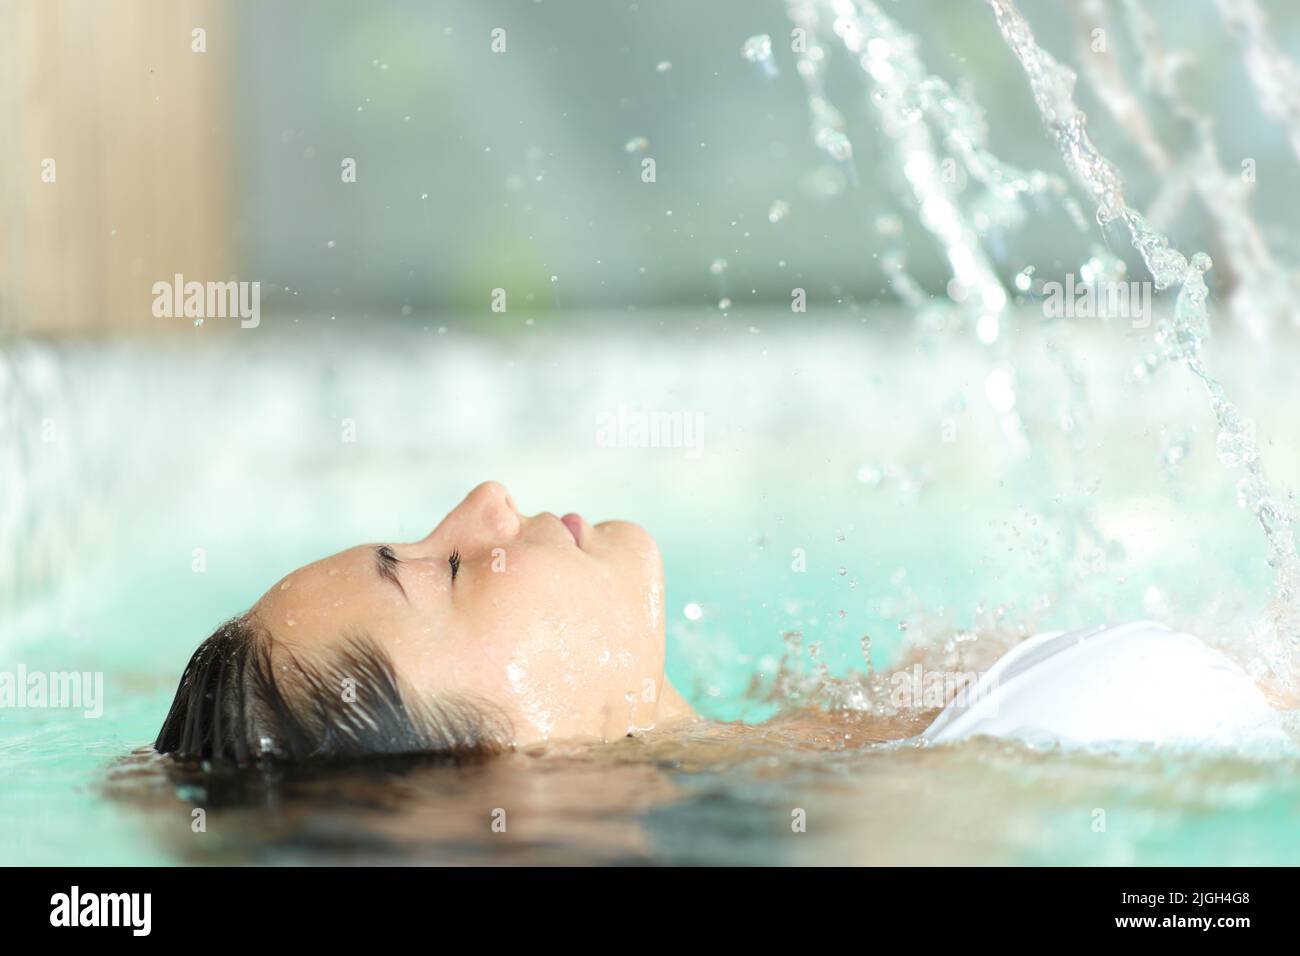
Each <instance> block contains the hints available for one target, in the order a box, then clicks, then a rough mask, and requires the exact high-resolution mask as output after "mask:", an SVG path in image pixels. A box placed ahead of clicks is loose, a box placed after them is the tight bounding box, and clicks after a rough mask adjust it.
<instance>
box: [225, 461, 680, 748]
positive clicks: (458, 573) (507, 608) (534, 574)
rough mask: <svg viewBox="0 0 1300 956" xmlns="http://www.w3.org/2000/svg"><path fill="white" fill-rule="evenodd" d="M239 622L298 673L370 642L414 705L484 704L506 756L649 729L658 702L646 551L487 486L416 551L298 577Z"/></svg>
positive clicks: (385, 546) (354, 558)
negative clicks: (511, 750)
mask: <svg viewBox="0 0 1300 956" xmlns="http://www.w3.org/2000/svg"><path fill="white" fill-rule="evenodd" d="M250 617H251V618H252V619H253V620H254V621H255V622H256V623H257V624H258V625H260V626H261V627H263V628H265V629H266V630H267V631H268V632H269V633H270V634H271V635H272V637H273V640H274V642H275V643H277V644H281V645H283V646H284V647H285V648H287V649H288V650H290V651H291V652H292V653H293V654H294V655H295V656H296V657H297V658H299V659H300V660H303V661H307V662H311V661H314V660H324V659H327V658H329V657H330V655H332V654H335V653H337V651H338V649H339V648H340V646H341V645H342V644H343V643H344V642H346V640H347V639H348V638H349V637H351V636H354V635H357V634H365V635H368V636H369V637H370V638H371V639H372V640H373V641H374V642H375V643H376V644H377V645H379V647H380V648H382V649H383V650H384V651H386V652H387V654H388V656H389V657H390V658H391V660H392V663H393V667H394V669H395V670H396V673H397V676H398V678H399V679H400V680H402V681H403V682H404V683H405V684H406V685H407V687H408V688H409V690H410V692H411V693H412V694H413V695H415V696H417V697H420V698H423V699H425V700H438V699H446V698H451V697H468V698H473V699H478V700H481V701H484V702H487V703H489V704H491V705H494V706H495V708H496V709H497V710H499V711H500V712H501V714H502V715H503V716H505V717H506V718H507V719H508V720H509V721H510V722H511V724H512V726H513V729H514V742H515V743H516V744H518V745H526V744H528V743H532V742H535V741H538V740H543V739H546V738H552V737H554V738H561V737H589V736H599V737H603V738H609V737H614V736H622V735H624V734H626V733H627V732H628V730H629V729H630V728H632V727H648V726H651V725H653V724H654V722H655V713H656V702H657V701H659V700H660V698H661V696H662V694H663V692H664V690H665V681H664V622H663V565H662V560H661V558H660V555H659V549H658V547H657V546H656V544H655V542H654V540H653V539H652V538H651V537H650V536H649V535H648V534H647V533H646V532H645V531H643V530H642V529H641V528H639V527H637V526H636V525H633V524H629V523H627V522H623V521H608V522H603V523H601V524H597V525H589V524H588V523H587V522H586V521H584V520H583V519H582V518H580V517H578V516H577V515H566V516H565V517H564V518H563V519H561V518H557V517H556V516H555V515H553V514H550V513H549V512H543V513H541V514H538V515H533V516H532V517H525V516H524V515H521V514H520V513H519V512H518V510H517V509H516V508H515V505H514V502H513V500H512V499H511V497H510V495H509V493H508V492H507V491H506V489H505V488H504V487H502V486H501V485H499V484H497V483H496V482H485V483H484V484H481V485H479V486H478V487H476V488H475V489H474V490H473V491H471V492H470V493H469V495H468V496H467V497H466V498H465V500H464V501H462V502H461V503H460V504H459V505H457V506H456V508H455V509H453V510H452V512H451V513H450V514H448V515H447V517H446V518H444V519H443V520H442V522H441V523H440V524H439V525H438V526H437V527H436V528H435V529H434V530H433V531H432V532H431V533H430V534H429V535H428V536H427V537H425V538H422V539H421V540H419V541H414V542H410V543H399V542H391V543H382V544H366V545H360V546H358V547H355V548H350V549H348V550H347V551H343V552H340V553H339V554H336V555H333V556H332V557H328V558H325V559H323V560H321V561H317V562H315V563H313V564H309V565H307V566H306V567H303V568H300V569H298V570H297V571H294V572H293V573H291V574H289V575H287V576H286V577H285V578H283V579H282V580H280V581H279V582H277V583H276V584H275V585H273V586H272V587H271V589H270V590H269V591H268V592H267V593H266V594H265V595H263V596H262V598H261V599H260V600H259V601H258V602H257V604H255V605H254V606H253V608H252V610H251V612H250Z"/></svg>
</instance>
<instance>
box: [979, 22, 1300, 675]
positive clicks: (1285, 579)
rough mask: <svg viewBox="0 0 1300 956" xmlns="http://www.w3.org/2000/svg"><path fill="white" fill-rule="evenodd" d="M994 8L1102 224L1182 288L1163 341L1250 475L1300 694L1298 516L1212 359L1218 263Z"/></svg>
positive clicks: (1244, 485)
mask: <svg viewBox="0 0 1300 956" xmlns="http://www.w3.org/2000/svg"><path fill="white" fill-rule="evenodd" d="M987 2H988V4H989V6H990V7H991V8H992V10H993V13H994V16H995V18H996V21H997V25H998V29H999V31H1000V32H1001V33H1002V36H1003V39H1004V40H1005V41H1006V43H1007V45H1008V46H1009V47H1010V49H1011V51H1012V53H1014V54H1015V56H1016V59H1017V60H1018V61H1019V62H1020V65H1021V67H1022V68H1023V70H1024V73H1025V76H1026V78H1027V79H1028V81H1029V86H1030V90H1031V92H1032V93H1033V97H1034V102H1035V103H1036V105H1037V106H1038V110H1039V113H1040V115H1041V117H1042V120H1043V123H1044V125H1045V126H1046V128H1047V130H1048V131H1049V133H1051V135H1052V136H1053V138H1054V139H1055V140H1056V143H1057V145H1058V147H1059V148H1060V150H1061V155H1062V157H1063V159H1064V161H1065V164H1066V166H1067V168H1068V169H1069V170H1070V172H1071V173H1072V174H1073V175H1074V177H1075V179H1076V180H1077V181H1078V183H1079V184H1080V186H1082V187H1083V188H1084V189H1085V190H1087V191H1088V193H1089V194H1090V195H1091V196H1092V198H1093V200H1094V202H1095V203H1096V206H1097V221H1098V222H1099V223H1101V225H1102V226H1103V227H1104V226H1106V225H1109V224H1111V223H1115V222H1118V223H1122V224H1123V225H1124V227H1125V228H1126V229H1127V230H1128V233H1129V236H1130V238H1131V240H1132V242H1133V246H1134V248H1135V249H1137V251H1138V253H1139V254H1140V255H1141V257H1142V261H1143V262H1144V263H1145V264H1146V267H1147V269H1148V270H1149V271H1150V272H1151V276H1152V279H1153V280H1154V282H1155V285H1156V288H1157V289H1170V288H1177V289H1178V294H1177V299H1176V301H1175V304H1174V308H1173V310H1172V313H1171V314H1170V315H1169V316H1167V317H1165V318H1163V319H1162V320H1161V322H1160V324H1159V329H1158V332H1157V341H1158V342H1159V344H1160V345H1161V346H1162V347H1163V349H1164V351H1165V353H1166V355H1167V356H1168V357H1170V358H1176V359H1179V360H1181V361H1182V362H1183V364H1184V365H1185V366H1186V367H1187V368H1188V369H1189V370H1190V371H1191V372H1192V374H1194V375H1195V376H1196V377H1197V378H1198V379H1199V380H1200V381H1201V383H1202V385H1203V386H1204V387H1205V390H1206V393H1207V394H1208V396H1209V399H1210V407H1211V409H1212V411H1213V413H1214V417H1215V420H1216V422H1217V423H1218V428H1219V437H1218V445H1219V448H1220V449H1221V455H1220V457H1221V459H1222V460H1223V461H1224V464H1225V465H1227V466H1228V467H1231V468H1239V469H1240V470H1241V471H1242V472H1243V473H1244V474H1243V477H1242V479H1241V481H1240V482H1239V484H1238V500H1239V502H1240V503H1241V505H1242V506H1243V507H1244V508H1246V509H1247V510H1248V511H1249V512H1250V513H1251V514H1252V515H1253V517H1254V518H1255V520H1256V522H1257V523H1258V524H1259V526H1260V528H1261V529H1262V530H1263V532H1264V535H1265V538H1266V539H1267V542H1268V552H1269V557H1268V561H1269V564H1270V566H1272V567H1273V568H1274V570H1275V571H1276V572H1277V575H1278V585H1277V587H1278V597H1279V599H1280V604H1279V606H1278V607H1277V608H1276V609H1275V611H1276V613H1275V614H1274V616H1273V617H1272V618H1271V624H1270V625H1267V626H1265V627H1264V628H1263V629H1262V630H1260V629H1257V632H1256V634H1255V637H1256V642H1257V644H1258V646H1259V650H1260V651H1261V653H1262V654H1263V655H1264V659H1265V660H1266V662H1267V664H1268V667H1269V669H1270V670H1271V671H1272V672H1273V674H1274V676H1275V677H1276V678H1277V679H1278V680H1280V681H1282V682H1283V683H1284V685H1285V686H1286V687H1287V688H1288V689H1289V690H1291V691H1294V690H1295V688H1296V671H1297V662H1296V659H1295V658H1296V656H1297V655H1296V650H1297V648H1300V609H1298V608H1297V607H1296V600H1295V598H1296V595H1297V589H1298V588H1300V557H1298V556H1297V553H1296V543H1295V537H1294V535H1293V533H1292V530H1291V516H1290V515H1289V514H1287V512H1286V511H1285V510H1284V509H1283V508H1282V506H1281V504H1280V503H1279V501H1278V498H1277V495H1276V494H1275V492H1274V491H1273V488H1272V486H1271V485H1270V484H1269V482H1268V479H1267V477H1266V475H1265V473H1264V468H1263V461H1262V457H1261V455H1260V453H1259V448H1258V445H1257V443H1256V441H1255V437H1254V431H1253V425H1252V424H1251V423H1250V421H1249V420H1248V419H1246V418H1245V417H1244V416H1243V415H1242V414H1241V412H1240V410H1239V409H1238V408H1237V407H1236V405H1235V404H1233V402H1232V401H1231V400H1230V399H1229V398H1228V395H1227V393H1226V391H1225V389H1224V387H1223V385H1222V384H1221V383H1220V382H1219V381H1218V379H1216V378H1215V377H1214V376H1213V375H1212V374H1211V373H1210V371H1209V369H1208V367H1207V364H1206V361H1205V358H1204V354H1203V346H1204V341H1205V338H1206V336H1207V335H1208V333H1209V304H1208V300H1209V292H1208V289H1207V288H1206V285H1205V273H1206V272H1207V271H1209V269H1210V267H1211V263H1210V259H1209V256H1207V255H1206V254H1205V253H1203V252H1197V253H1194V254H1193V255H1191V256H1190V257H1188V256H1186V255H1184V254H1183V253H1182V252H1180V251H1179V250H1178V249H1177V248H1175V247H1173V246H1172V245H1171V244H1170V241H1169V238H1168V237H1167V236H1165V235H1164V234H1163V233H1160V232H1159V231H1157V230H1155V229H1152V228H1151V227H1150V226H1148V225H1147V222H1146V220H1145V219H1144V218H1143V216H1142V215H1141V214H1140V213H1139V212H1138V211H1137V210H1135V209H1133V208H1132V207H1131V206H1130V205H1129V204H1128V202H1127V201H1126V199H1125V196H1124V187H1123V182H1122V180H1121V179H1120V176H1119V173H1118V171H1117V170H1116V168H1115V166H1114V165H1113V164H1112V163H1111V162H1110V161H1109V160H1108V159H1107V158H1106V157H1105V156H1104V155H1103V154H1102V153H1101V151H1100V150H1098V149H1097V147H1096V145H1095V144H1094V143H1093V141H1092V138H1091V137H1090V136H1089V135H1088V130H1087V117H1086V115H1085V114H1084V113H1083V111H1082V110H1080V109H1079V107H1078V106H1077V105H1076V104H1075V102H1074V85H1075V80H1076V77H1075V74H1074V72H1073V71H1072V70H1070V69H1069V68H1068V67H1065V66H1063V65H1062V64H1060V63H1059V62H1057V60H1056V59H1055V58H1054V57H1053V56H1052V55H1051V54H1050V53H1048V52H1047V51H1046V50H1044V49H1043V48H1042V47H1041V46H1039V45H1038V43H1037V41H1036V40H1035V39H1034V34H1033V31H1032V30H1031V29H1030V27H1029V24H1028V22H1027V21H1026V20H1025V18H1024V17H1023V16H1022V15H1021V13H1020V11H1019V10H1018V9H1016V7H1015V5H1014V4H1013V3H1011V2H1010V0H987ZM1225 449H1226V454H1224V453H1223V451H1224V450H1225ZM1288 645H1289V646H1288Z"/></svg>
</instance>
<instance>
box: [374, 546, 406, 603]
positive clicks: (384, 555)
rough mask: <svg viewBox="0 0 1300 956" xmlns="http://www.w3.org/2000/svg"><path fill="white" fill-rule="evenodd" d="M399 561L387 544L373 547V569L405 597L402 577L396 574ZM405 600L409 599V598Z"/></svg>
mask: <svg viewBox="0 0 1300 956" xmlns="http://www.w3.org/2000/svg"><path fill="white" fill-rule="evenodd" d="M401 563H402V561H401V559H400V558H399V557H398V556H397V555H395V554H394V553H393V549H392V548H390V547H389V546H388V545H386V544H381V545H380V546H379V547H377V548H375V570H376V571H378V572H379V576H380V577H381V578H383V579H384V580H385V581H388V582H389V583H391V584H393V585H396V587H397V590H399V591H401V592H402V597H406V588H404V587H402V579H401V578H399V577H398V576H397V566H398V565H399V564H401ZM407 600H408V601H409V600H410V598H407Z"/></svg>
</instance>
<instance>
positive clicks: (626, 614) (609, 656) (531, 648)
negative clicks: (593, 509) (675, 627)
mask: <svg viewBox="0 0 1300 956" xmlns="http://www.w3.org/2000/svg"><path fill="white" fill-rule="evenodd" d="M563 563H564V562H562V561H555V562H548V563H547V564H546V565H541V563H540V562H525V561H520V562H518V566H517V567H516V568H515V569H514V570H515V571H516V574H515V575H514V576H513V580H511V577H512V576H510V575H504V576H503V578H502V580H501V581H500V582H499V583H498V584H497V585H496V586H495V587H494V588H493V589H492V593H485V595H484V597H485V598H486V599H487V600H486V602H485V603H486V605H487V614H488V615H489V617H490V620H485V621H484V626H483V628H482V630H481V631H480V634H481V635H482V639H483V641H484V648H483V651H484V653H485V654H486V655H487V656H489V657H490V658H491V659H492V661H493V666H494V667H495V668H498V669H499V670H498V674H499V677H500V680H501V684H502V688H501V689H502V692H503V697H504V698H505V700H506V701H508V703H509V706H510V709H511V710H512V711H513V712H514V713H515V714H516V715H517V716H518V718H520V719H522V720H523V721H524V722H526V723H527V724H528V725H530V726H531V727H532V728H534V729H535V731H536V733H537V734H538V735H540V736H543V737H548V736H552V735H565V734H581V733H595V732H599V731H600V730H601V729H602V728H603V727H604V724H605V722H606V721H608V720H615V721H617V720H622V719H624V718H625V717H626V715H623V714H618V713H615V711H619V710H620V709H621V708H627V709H630V708H631V707H633V706H634V702H635V700H637V699H640V698H641V697H644V696H645V695H646V693H647V687H648V686H652V687H655V688H657V686H658V683H659V682H660V680H661V678H662V673H663V644H662V634H661V628H662V624H661V614H660V606H659V603H658V601H659V594H660V590H659V587H658V581H657V579H654V580H651V581H646V580H644V579H643V580H640V581H630V580H627V579H626V578H624V577H622V576H614V575H609V574H606V573H604V571H603V569H601V568H600V567H599V566H596V565H592V564H591V563H590V562H586V561H585V560H584V561H583V562H582V563H581V564H578V563H577V562H574V563H573V564H571V565H570V566H569V567H568V568H564V567H562V566H557V565H563ZM575 565H576V566H575ZM519 729H520V730H521V732H522V731H523V730H524V728H522V727H521V728H519ZM521 736H523V735H522V734H521Z"/></svg>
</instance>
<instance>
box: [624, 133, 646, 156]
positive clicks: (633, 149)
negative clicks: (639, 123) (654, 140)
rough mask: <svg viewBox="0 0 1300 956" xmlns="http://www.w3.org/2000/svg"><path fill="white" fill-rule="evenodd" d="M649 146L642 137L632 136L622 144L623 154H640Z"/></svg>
mask: <svg viewBox="0 0 1300 956" xmlns="http://www.w3.org/2000/svg"><path fill="white" fill-rule="evenodd" d="M649 146H650V140H648V139H646V138H645V137H644V136H633V137H632V138H631V139H629V140H628V141H627V142H626V143H624V144H623V151H624V152H625V153H640V152H643V151H645V150H646V149H647V148H648V147H649Z"/></svg>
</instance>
